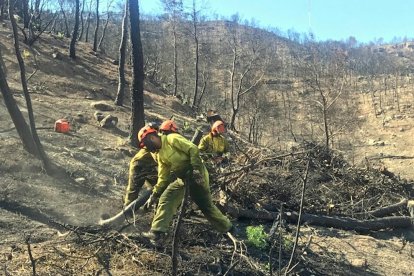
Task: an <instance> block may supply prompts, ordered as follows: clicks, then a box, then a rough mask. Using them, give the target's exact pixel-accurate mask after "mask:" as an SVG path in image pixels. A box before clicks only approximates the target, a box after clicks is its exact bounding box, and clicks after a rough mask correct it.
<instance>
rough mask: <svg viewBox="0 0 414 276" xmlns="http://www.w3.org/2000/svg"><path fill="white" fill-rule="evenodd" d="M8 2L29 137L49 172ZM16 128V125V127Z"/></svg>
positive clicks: (49, 168)
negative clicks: (27, 117)
mask: <svg viewBox="0 0 414 276" xmlns="http://www.w3.org/2000/svg"><path fill="white" fill-rule="evenodd" d="M10 2H12V0H10ZM10 2H9V14H10V22H11V24H12V29H13V37H14V50H15V52H16V57H17V61H18V63H19V67H20V79H21V82H22V88H23V94H24V97H25V100H26V105H27V112H28V114H29V122H30V130H31V137H32V139H33V141H34V143H35V149H36V156H37V157H38V158H39V159H40V160H42V162H43V165H44V168H45V170H46V172H48V173H51V164H50V160H49V158H48V156H47V155H46V152H45V151H44V149H43V146H42V144H41V143H40V139H39V136H38V135H37V131H36V123H35V119H34V115H33V107H32V101H31V99H30V95H29V89H28V88H27V82H26V69H25V66H24V61H23V58H22V55H21V53H20V46H19V37H18V33H17V23H16V20H15V19H14V17H13V8H12V7H13V6H12V5H10ZM16 128H17V127H16Z"/></svg>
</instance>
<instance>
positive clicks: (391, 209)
mask: <svg viewBox="0 0 414 276" xmlns="http://www.w3.org/2000/svg"><path fill="white" fill-rule="evenodd" d="M407 203H408V200H407V199H405V198H404V199H402V200H401V201H400V202H398V203H395V204H392V205H389V206H385V207H382V208H379V209H376V210H372V211H369V212H362V213H355V214H354V215H365V216H366V217H376V218H379V217H385V216H387V215H390V214H393V213H396V212H398V211H401V210H402V209H405V208H407Z"/></svg>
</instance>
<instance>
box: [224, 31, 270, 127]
mask: <svg viewBox="0 0 414 276" xmlns="http://www.w3.org/2000/svg"><path fill="white" fill-rule="evenodd" d="M232 26H233V25H230V28H229V30H228V33H229V34H230V37H229V41H228V44H229V47H230V50H231V52H232V56H233V57H232V61H231V68H230V69H229V73H230V107H231V118H230V123H229V128H230V129H231V130H234V131H236V119H237V116H238V114H239V111H240V101H241V99H242V98H243V96H244V95H246V94H248V93H251V92H253V91H254V90H255V89H257V87H258V86H259V85H260V83H261V80H262V79H263V76H264V72H265V70H263V66H266V62H265V60H263V59H262V57H263V56H262V50H263V49H264V48H263V47H262V45H259V44H256V43H257V41H255V40H254V39H251V40H249V43H248V45H244V44H245V43H242V41H243V39H246V37H244V38H242V36H245V35H247V34H242V33H238V32H234V31H232V30H231V27H232Z"/></svg>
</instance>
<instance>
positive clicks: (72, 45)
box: [69, 0, 79, 59]
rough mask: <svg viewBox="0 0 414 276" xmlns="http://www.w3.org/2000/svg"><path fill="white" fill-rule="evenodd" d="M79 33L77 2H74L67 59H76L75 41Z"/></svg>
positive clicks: (77, 0)
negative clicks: (72, 23)
mask: <svg viewBox="0 0 414 276" xmlns="http://www.w3.org/2000/svg"><path fill="white" fill-rule="evenodd" d="M78 31H79V0H76V1H75V25H74V27H73V33H72V40H71V41H70V47H69V57H70V58H73V59H75V58H76V40H77V39H78Z"/></svg>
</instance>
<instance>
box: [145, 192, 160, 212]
mask: <svg viewBox="0 0 414 276" xmlns="http://www.w3.org/2000/svg"><path fill="white" fill-rule="evenodd" d="M157 200H158V197H157V196H156V195H155V194H154V193H152V194H151V195H150V197H149V198H148V200H147V201H146V202H145V203H144V209H145V210H148V209H149V208H151V206H152V205H153V204H154V203H155V202H156V201H157Z"/></svg>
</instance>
